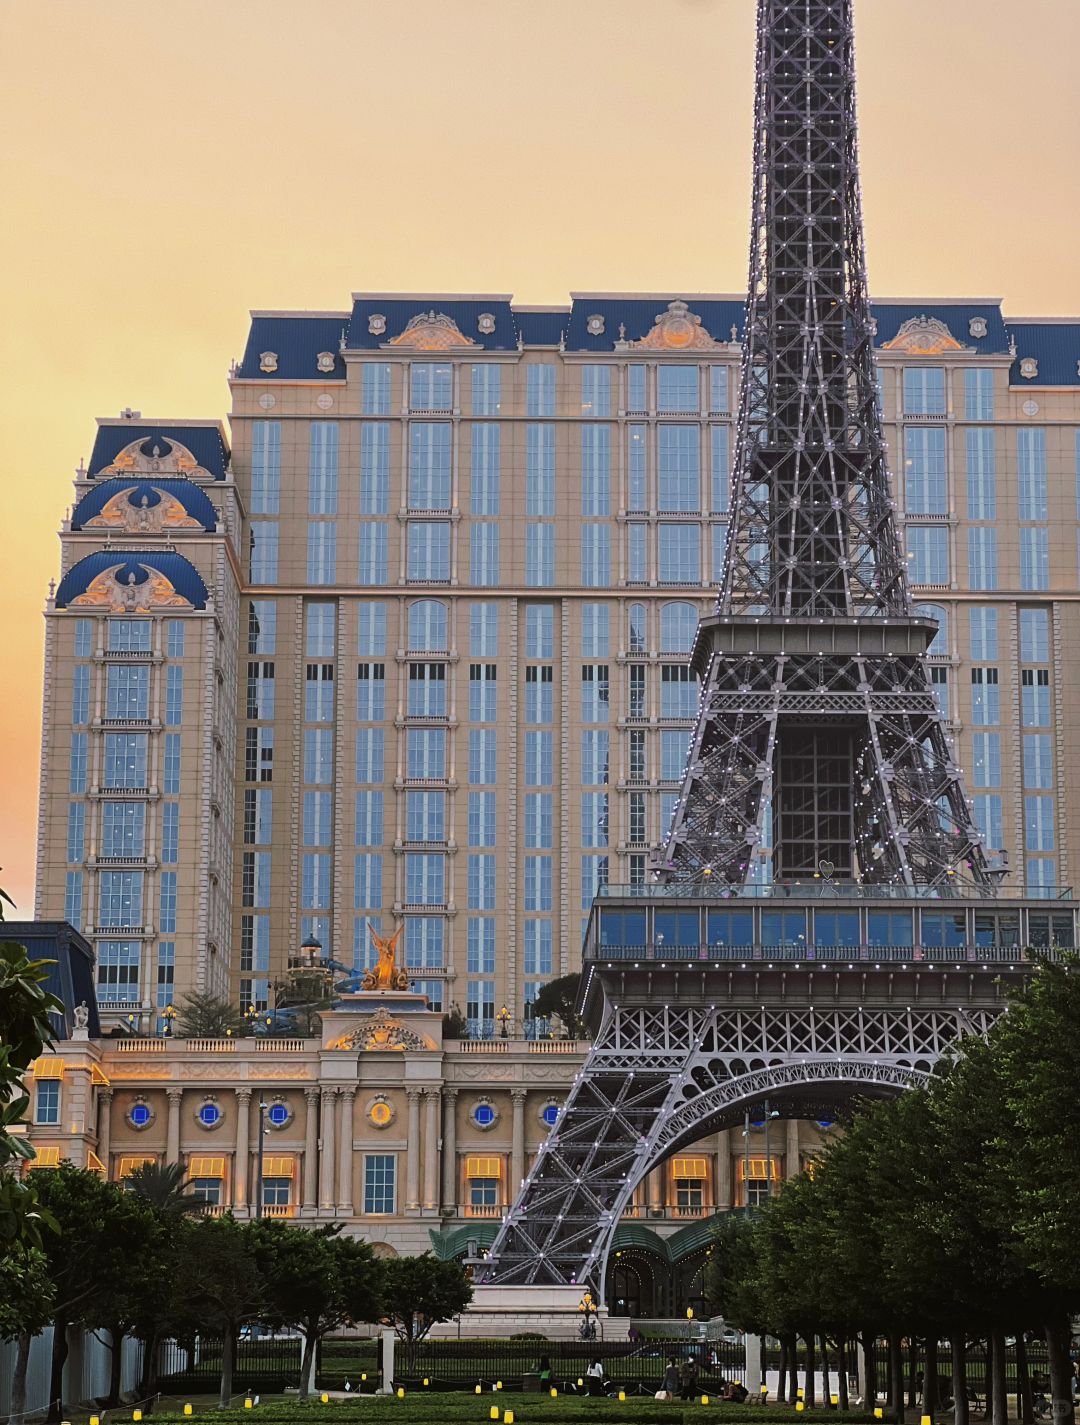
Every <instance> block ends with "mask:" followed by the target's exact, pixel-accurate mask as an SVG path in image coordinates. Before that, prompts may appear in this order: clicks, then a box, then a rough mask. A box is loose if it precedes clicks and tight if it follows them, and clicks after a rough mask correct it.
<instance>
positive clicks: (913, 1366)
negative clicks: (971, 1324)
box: [874, 1338, 1050, 1401]
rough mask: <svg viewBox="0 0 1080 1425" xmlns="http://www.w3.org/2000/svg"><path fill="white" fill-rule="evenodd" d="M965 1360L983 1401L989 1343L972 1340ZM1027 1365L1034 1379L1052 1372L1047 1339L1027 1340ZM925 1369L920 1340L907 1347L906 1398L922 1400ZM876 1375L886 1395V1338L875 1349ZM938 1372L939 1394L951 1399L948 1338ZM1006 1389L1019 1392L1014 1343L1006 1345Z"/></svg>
mask: <svg viewBox="0 0 1080 1425" xmlns="http://www.w3.org/2000/svg"><path fill="white" fill-rule="evenodd" d="M913 1356H914V1359H913ZM965 1360H966V1363H967V1365H966V1370H967V1384H968V1392H969V1394H970V1395H973V1396H975V1397H977V1398H978V1399H979V1400H980V1401H982V1400H985V1398H986V1382H987V1351H986V1342H985V1341H973V1342H969V1343H968V1344H967V1350H966V1352H965ZM1027 1364H1028V1375H1029V1378H1031V1379H1034V1378H1035V1377H1036V1376H1044V1375H1047V1374H1048V1373H1049V1370H1050V1365H1049V1360H1048V1357H1047V1352H1046V1342H1045V1341H1043V1340H1040V1339H1038V1338H1036V1339H1034V1340H1031V1341H1028V1342H1027ZM925 1369H926V1359H925V1353H924V1350H923V1344H922V1342H919V1343H918V1346H917V1348H916V1349H915V1351H914V1352H913V1351H912V1349H911V1348H910V1347H905V1350H904V1396H905V1399H910V1398H912V1397H916V1398H917V1400H921V1399H922V1377H923V1373H924V1372H925ZM874 1374H875V1379H876V1381H877V1389H878V1394H879V1395H881V1396H884V1395H885V1394H886V1392H887V1391H888V1388H889V1356H888V1347H887V1345H886V1343H885V1342H884V1341H879V1342H878V1344H877V1346H876V1348H875V1351H874ZM937 1375H938V1379H939V1381H940V1389H939V1392H938V1394H939V1397H940V1396H941V1392H942V1391H944V1392H945V1397H946V1398H947V1399H951V1398H952V1352H951V1347H950V1346H949V1343H948V1342H947V1341H943V1342H941V1343H940V1344H939V1346H938V1356H937ZM1005 1388H1006V1390H1007V1392H1008V1393H1009V1394H1010V1395H1013V1394H1015V1393H1016V1391H1017V1388H1018V1382H1017V1371H1016V1346H1015V1344H1014V1343H1012V1342H1010V1344H1009V1345H1007V1346H1006V1348H1005Z"/></svg>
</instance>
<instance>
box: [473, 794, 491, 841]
mask: <svg viewBox="0 0 1080 1425" xmlns="http://www.w3.org/2000/svg"><path fill="white" fill-rule="evenodd" d="M468 823H469V826H468V834H469V845H470V846H479V847H485V846H494V845H495V793H494V792H470V793H469V810H468Z"/></svg>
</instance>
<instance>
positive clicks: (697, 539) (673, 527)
mask: <svg viewBox="0 0 1080 1425" xmlns="http://www.w3.org/2000/svg"><path fill="white" fill-rule="evenodd" d="M657 578H658V579H659V582H660V583H661V584H700V582H701V526H700V525H696V524H661V525H660V526H659V530H658V560H657Z"/></svg>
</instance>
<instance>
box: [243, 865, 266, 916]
mask: <svg viewBox="0 0 1080 1425" xmlns="http://www.w3.org/2000/svg"><path fill="white" fill-rule="evenodd" d="M270 867H271V857H270V852H269V851H245V852H243V853H242V856H241V861H240V904H241V905H242V906H244V907H245V908H247V909H251V910H266V909H267V908H268V907H269V905H270Z"/></svg>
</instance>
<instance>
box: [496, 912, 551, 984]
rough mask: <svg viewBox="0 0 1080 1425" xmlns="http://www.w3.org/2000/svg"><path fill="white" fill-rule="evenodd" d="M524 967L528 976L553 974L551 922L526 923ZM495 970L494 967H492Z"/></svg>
mask: <svg viewBox="0 0 1080 1425" xmlns="http://www.w3.org/2000/svg"><path fill="white" fill-rule="evenodd" d="M523 958H524V966H525V973H526V974H527V975H550V974H551V963H552V954H551V921H550V920H527V921H526V922H525V944H524V957H523ZM492 968H494V967H492Z"/></svg>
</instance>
